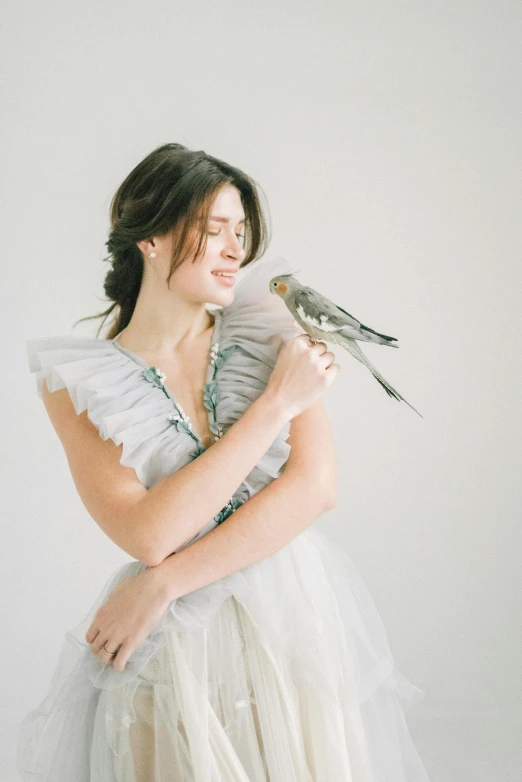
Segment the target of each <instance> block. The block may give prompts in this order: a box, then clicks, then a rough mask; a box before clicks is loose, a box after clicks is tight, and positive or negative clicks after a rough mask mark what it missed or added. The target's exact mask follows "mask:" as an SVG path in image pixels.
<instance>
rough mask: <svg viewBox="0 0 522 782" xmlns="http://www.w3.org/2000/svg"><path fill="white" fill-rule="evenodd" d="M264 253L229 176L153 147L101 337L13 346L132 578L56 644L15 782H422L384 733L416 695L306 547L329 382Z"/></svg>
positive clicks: (360, 607) (24, 736)
mask: <svg viewBox="0 0 522 782" xmlns="http://www.w3.org/2000/svg"><path fill="white" fill-rule="evenodd" d="M267 243H268V242H267V229H266V223H265V219H264V216H263V212H262V209H261V205H260V200H259V196H258V192H257V189H256V186H255V184H254V182H253V181H252V180H251V179H250V178H249V177H248V176H246V175H245V174H244V173H243V172H242V171H240V170H238V169H237V168H234V167H232V166H230V165H228V164H226V163H224V162H223V161H221V160H217V159H216V158H213V157H211V156H209V155H207V154H205V153H204V152H194V151H191V150H188V149H187V148H185V147H183V146H181V145H180V144H165V145H164V146H161V147H159V148H158V149H156V150H154V151H153V152H152V153H151V154H150V155H148V156H147V157H146V158H145V159H144V160H143V161H142V162H141V163H140V164H139V165H138V166H137V167H136V168H135V169H134V170H133V171H132V172H131V173H130V174H129V176H128V177H127V178H126V179H125V181H124V182H123V183H122V184H121V186H120V188H119V189H118V191H117V193H116V195H115V197H114V199H113V201H112V205H111V232H110V236H109V240H108V242H107V246H108V249H109V251H110V257H109V260H110V262H111V267H112V268H111V270H110V271H109V273H108V274H107V278H106V282H105V292H106V294H107V296H108V298H109V299H110V300H111V301H112V302H113V303H112V305H111V306H110V307H109V308H108V309H107V310H106V311H105V312H103V313H101V315H99V316H96V317H101V316H105V318H107V317H108V316H109V315H110V314H111V313H112V312H113V311H114V314H115V317H114V319H113V321H112V325H111V327H110V330H109V333H108V336H107V338H105V339H100V338H96V339H89V338H83V337H71V336H59V337H49V338H43V339H32V340H29V341H28V355H29V365H30V369H31V371H33V372H35V373H36V379H37V387H38V392H39V394H40V395H41V397H42V399H43V402H44V404H45V407H46V410H47V412H48V414H49V417H50V419H51V421H52V424H53V426H54V428H55V430H56V432H57V434H58V436H59V438H60V440H61V442H62V444H63V447H64V450H65V452H66V455H67V459H68V462H69V465H70V469H71V473H72V476H73V479H74V482H75V485H76V487H77V489H78V492H79V494H80V497H81V499H82V501H83V502H84V504H85V506H86V508H87V510H88V511H89V513H90V514H91V515H92V517H93V519H94V520H95V521H96V522H97V523H98V524H99V526H100V527H101V528H102V530H103V531H104V532H105V533H106V534H107V535H108V536H109V537H110V538H111V540H113V541H114V542H115V543H116V544H117V545H118V546H120V548H122V549H123V550H124V551H126V552H127V553H128V554H129V555H130V556H131V557H133V558H134V559H135V561H133V562H130V563H128V564H125V565H124V566H122V567H120V568H118V570H117V571H116V572H115V573H114V574H113V575H112V576H111V578H110V579H109V581H108V583H107V584H106V586H105V588H104V589H103V590H102V593H101V594H100V595H99V597H98V599H97V601H96V603H95V605H94V606H93V608H92V610H91V611H90V612H89V614H88V616H87V617H86V619H85V620H84V621H83V622H82V623H81V624H79V625H78V626H77V627H75V628H74V629H72V630H71V631H69V632H68V633H67V636H66V640H65V643H64V646H63V650H62V654H61V656H60V660H59V661H58V665H57V668H56V672H55V675H54V677H53V680H52V682H51V685H50V688H49V692H48V695H47V697H46V698H45V700H44V701H43V703H42V704H41V705H40V706H39V707H38V709H36V710H35V711H33V712H31V713H30V714H29V715H28V716H27V717H26V718H25V720H24V721H23V723H22V725H21V730H20V739H19V748H18V769H19V772H20V774H21V776H22V779H24V780H29V779H30V780H31V782H35V780H41V781H42V782H43V780H45V782H66V781H67V782H68V781H69V780H71V781H72V780H74V781H75V782H87V781H88V782H113V781H114V782H116V780H117V781H118V782H167V781H168V782H170V781H171V780H172V782H174V780H175V781H176V782H178V781H181V780H183V781H185V780H186V781H188V780H190V781H191V782H261V781H263V782H264V781H265V780H270V782H347V781H348V780H353V782H421V780H422V781H423V782H424V781H425V780H427V776H426V772H425V770H424V767H423V765H422V763H421V761H420V759H419V756H418V754H417V752H416V750H415V747H414V745H413V744H412V741H411V738H410V735H409V732H408V729H407V726H406V722H405V719H404V713H403V708H404V707H405V706H406V705H409V704H410V703H411V702H413V701H414V700H417V699H418V698H420V697H421V696H422V691H421V690H419V689H418V688H417V687H415V686H414V685H413V684H411V683H410V682H408V681H407V680H406V679H405V678H404V677H402V675H401V674H400V673H399V672H398V671H397V669H396V668H395V666H394V663H393V659H392V655H391V653H390V649H389V646H388V642H387V639H386V634H385V632H384V629H383V627H382V624H381V622H380V619H379V616H378V614H377V611H376V609H375V606H374V605H373V603H372V600H371V597H370V596H369V594H368V592H367V591H366V589H365V586H364V584H363V583H362V582H361V579H360V577H359V576H358V574H357V572H356V571H355V570H354V568H353V566H352V564H351V561H350V560H349V558H348V557H347V555H346V554H345V553H344V552H343V551H342V549H341V548H340V547H338V546H336V545H335V544H334V543H332V542H331V541H329V540H328V539H327V538H326V537H325V536H323V535H321V534H320V533H319V532H317V531H315V530H313V529H311V525H312V524H313V522H314V521H315V520H316V519H317V518H319V517H320V516H321V514H322V513H324V512H325V511H327V510H328V509H329V508H331V507H333V505H334V504H335V502H336V500H335V496H336V482H335V474H336V464H335V455H334V447H333V440H332V435H331V431H330V428H329V424H328V420H327V417H326V414H325V410H324V407H323V405H322V402H321V401H320V399H319V397H320V395H321V393H322V392H323V391H324V390H325V388H327V387H328V386H329V385H331V383H332V382H333V381H334V379H335V378H336V376H337V374H338V371H339V366H338V365H337V364H335V363H334V358H335V357H334V355H333V354H332V353H331V352H329V351H327V350H326V345H325V344H324V343H322V342H319V343H317V344H315V345H313V346H312V345H311V344H310V342H309V340H308V337H307V336H306V335H303V334H301V333H300V330H299V329H298V328H297V325H296V323H295V321H293V319H292V317H291V316H290V314H289V313H288V311H287V310H286V308H285V306H284V304H283V302H282V301H280V299H279V297H278V296H271V295H270V292H271V291H270V287H269V283H270V280H271V279H272V278H273V277H275V276H277V275H279V274H282V273H286V272H288V271H289V268H288V264H287V262H286V261H285V260H284V259H282V258H277V259H273V260H270V261H269V260H263V261H261V260H256V259H259V258H260V256H261V255H262V254H263V253H264V252H265V250H266V245H267ZM244 267H248V268H244ZM227 274H228V275H231V276H228V277H227V276H226V275H227ZM207 303H211V304H214V305H216V308H215V309H213V310H209V309H207V307H206V304H207ZM98 334H99V332H98ZM44 381H45V382H44ZM209 519H210V521H209ZM173 554H175V556H172V555H173Z"/></svg>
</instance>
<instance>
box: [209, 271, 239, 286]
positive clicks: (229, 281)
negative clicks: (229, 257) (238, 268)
mask: <svg viewBox="0 0 522 782" xmlns="http://www.w3.org/2000/svg"><path fill="white" fill-rule="evenodd" d="M212 276H213V277H215V278H216V280H217V281H218V282H220V283H221V284H222V285H227V286H228V287H229V288H230V287H232V286H233V285H234V284H235V282H236V275H235V273H233V274H231V276H222V275H221V274H216V273H215V272H212Z"/></svg>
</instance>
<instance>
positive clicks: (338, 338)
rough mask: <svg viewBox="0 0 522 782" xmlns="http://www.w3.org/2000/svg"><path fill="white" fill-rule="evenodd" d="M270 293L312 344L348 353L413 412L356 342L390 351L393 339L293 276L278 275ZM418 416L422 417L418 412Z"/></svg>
mask: <svg viewBox="0 0 522 782" xmlns="http://www.w3.org/2000/svg"><path fill="white" fill-rule="evenodd" d="M270 293H276V294H277V295H278V296H280V297H281V298H282V299H283V301H284V303H285V304H286V306H287V307H288V309H289V310H290V312H291V313H292V315H293V316H294V318H295V320H296V321H297V323H298V324H299V325H300V326H301V327H302V328H303V329H304V331H306V333H307V334H308V336H309V337H310V339H311V341H312V342H313V343H314V344H315V342H319V341H322V342H332V343H333V344H335V345H341V347H343V348H345V350H348V351H349V352H350V353H351V354H352V356H354V358H356V359H357V360H358V361H360V362H361V363H362V364H364V366H365V367H367V368H368V369H369V370H370V372H371V373H372V375H373V376H374V378H375V379H376V380H377V381H378V382H379V383H380V384H381V386H382V387H383V388H384V390H385V391H386V393H387V394H389V396H391V397H393V398H394V399H397V400H401V399H402V401H403V402H406V404H407V405H408V406H409V407H411V409H412V410H415V408H414V407H413V405H410V403H409V402H407V401H406V399H404V397H403V396H401V395H400V394H399V392H398V391H396V390H395V389H394V388H393V387H392V386H391V385H390V384H389V383H388V382H387V380H385V379H384V378H383V376H382V375H381V374H380V372H379V371H378V370H377V369H376V368H375V367H374V366H373V364H371V363H370V361H369V360H368V359H367V358H366V356H365V355H364V353H363V352H362V350H361V348H360V347H359V345H358V344H357V342H356V340H359V341H360V342H373V343H374V344H377V345H387V346H388V347H390V348H398V347H399V345H398V343H397V340H396V338H395V337H387V336H386V334H379V333H378V332H377V331H374V330H373V329H371V328H370V327H369V326H365V325H364V324H363V323H361V322H360V321H358V320H357V318H354V317H353V315H350V313H349V312H346V310H343V308H342V307H339V305H338V304H334V303H333V301H330V299H327V298H326V296H323V295H322V294H320V293H318V291H316V290H314V288H308V287H306V286H305V285H301V283H300V282H299V280H297V279H296V278H295V277H294V275H293V274H279V275H278V276H277V277H272V279H271V280H270ZM415 412H416V413H417V415H420V417H421V418H423V416H422V415H421V413H419V411H418V410H415Z"/></svg>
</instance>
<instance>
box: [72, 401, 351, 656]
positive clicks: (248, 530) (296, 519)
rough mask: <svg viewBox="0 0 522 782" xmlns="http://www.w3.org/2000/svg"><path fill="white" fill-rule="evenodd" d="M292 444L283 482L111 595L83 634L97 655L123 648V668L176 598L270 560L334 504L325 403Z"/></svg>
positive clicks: (303, 421) (305, 418) (297, 426)
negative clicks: (261, 561)
mask: <svg viewBox="0 0 522 782" xmlns="http://www.w3.org/2000/svg"><path fill="white" fill-rule="evenodd" d="M290 440H291V442H292V448H291V451H290V456H289V458H288V460H287V462H286V464H285V469H284V473H283V474H282V475H281V476H280V477H279V478H277V479H276V480H274V481H272V483H270V484H269V485H268V486H267V487H266V488H265V489H263V490H262V491H260V492H258V493H257V494H256V495H254V496H253V497H252V498H251V499H250V500H248V501H247V502H246V503H244V505H242V506H241V507H240V508H238V510H236V511H235V512H234V513H233V514H232V515H231V516H229V517H228V518H227V519H225V521H224V522H223V523H222V524H221V525H219V526H218V527H216V528H215V529H213V530H211V531H210V532H208V533H207V534H206V535H205V536H204V537H203V538H201V539H199V540H197V541H195V542H194V543H192V544H191V545H189V546H187V547H186V548H184V549H183V550H182V551H180V552H179V553H178V554H175V555H173V556H170V557H168V558H167V559H165V561H164V562H162V563H161V564H160V565H157V566H155V567H149V568H146V569H145V570H143V571H142V572H140V573H139V574H137V575H136V576H132V577H131V578H129V579H126V580H124V581H122V582H121V583H120V584H119V585H118V586H117V587H116V589H115V590H113V592H111V594H110V595H109V597H108V599H107V600H106V602H105V603H104V604H103V605H102V606H101V607H100V608H99V609H98V611H97V613H96V615H95V616H94V618H93V621H92V623H91V625H90V627H89V629H88V631H87V633H86V636H85V638H86V640H87V642H88V643H89V644H90V645H91V651H92V652H93V654H95V655H98V654H99V655H101V657H102V659H103V660H104V662H107V655H106V653H105V652H104V651H103V649H102V646H103V644H104V643H107V642H108V644H109V646H108V648H110V649H117V650H118V652H117V654H116V656H115V657H113V658H112V664H113V665H114V667H115V669H117V670H119V671H121V670H123V668H124V667H125V665H126V663H127V660H128V659H129V657H130V656H131V654H132V653H133V651H134V649H136V647H137V646H139V645H140V644H141V643H142V642H143V640H144V639H145V638H146V637H147V636H148V635H149V633H151V632H152V631H153V630H154V628H155V627H156V626H157V624H158V622H159V621H160V619H161V617H162V616H163V614H164V613H165V610H166V608H167V607H168V604H169V603H170V602H171V601H172V600H174V599H176V598H178V597H181V596H182V595H185V594H188V593H189V592H193V591H194V590H195V589H199V588H200V587H203V586H206V585H207V584H210V583H212V582H214V581H216V580H218V579H219V578H222V577H223V576H226V575H228V574H230V573H234V572H235V571H237V570H240V569H241V568H244V567H247V566H248V565H252V564H254V563H255V562H259V561H260V560H262V559H264V558H265V557H267V556H270V555H271V554H273V553H274V552H275V551H277V550H279V549H281V548H282V547H283V546H285V545H286V544H287V543H288V542H289V541H290V540H292V539H293V538H295V537H296V535H298V534H299V533H300V532H302V531H303V530H304V529H305V528H306V527H307V526H309V525H310V524H311V523H312V522H313V521H315V519H317V518H318V516H320V515H321V513H323V512H324V511H325V510H327V509H328V508H330V507H332V506H333V505H334V504H335V496H336V463H335V452H334V444H333V439H332V435H331V431H330V427H329V423H328V419H327V416H326V413H325V411H324V408H323V406H322V403H321V401H320V400H317V401H316V402H315V403H314V404H313V405H311V407H309V408H308V409H306V410H305V411H304V412H302V413H301V414H299V415H297V416H295V417H294V418H293V420H292V429H291V433H290ZM310 443H313V447H312V448H311V447H310Z"/></svg>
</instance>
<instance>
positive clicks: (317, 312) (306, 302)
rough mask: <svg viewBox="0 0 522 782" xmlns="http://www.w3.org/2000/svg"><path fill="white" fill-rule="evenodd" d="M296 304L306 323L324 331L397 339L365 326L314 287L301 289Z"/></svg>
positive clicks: (295, 299) (295, 300)
mask: <svg viewBox="0 0 522 782" xmlns="http://www.w3.org/2000/svg"><path fill="white" fill-rule="evenodd" d="M294 304H295V309H296V311H297V314H298V315H299V317H300V318H301V320H302V321H303V322H304V323H309V324H310V325H311V326H315V327H317V328H320V329H322V330H323V331H326V332H328V331H329V332H337V333H339V334H342V335H343V336H344V337H351V338H352V339H360V338H361V335H365V336H366V338H367V339H368V338H369V335H370V334H375V335H376V336H377V337H382V338H383V339H387V340H393V341H396V340H395V337H388V336H387V335H386V334H381V333H380V332H378V331H374V329H371V328H370V327H369V326H365V325H364V323H361V321H360V320H357V318H355V317H354V316H353V315H350V313H349V312H346V310H343V308H342V307H339V305H338V304H334V302H333V301H331V300H330V299H328V298H327V297H326V296H323V295H322V294H321V293H318V292H317V291H316V290H314V289H313V288H309V287H306V288H303V289H302V290H301V291H299V293H297V294H296V296H295V298H294ZM365 333H366V334H365Z"/></svg>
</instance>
